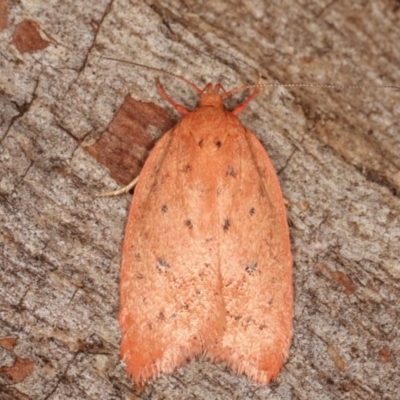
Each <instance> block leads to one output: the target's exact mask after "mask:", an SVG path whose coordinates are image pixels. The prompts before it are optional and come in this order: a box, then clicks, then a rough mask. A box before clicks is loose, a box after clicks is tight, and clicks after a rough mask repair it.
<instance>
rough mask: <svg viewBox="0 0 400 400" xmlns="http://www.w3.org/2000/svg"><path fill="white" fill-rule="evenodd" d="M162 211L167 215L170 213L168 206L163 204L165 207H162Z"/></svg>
mask: <svg viewBox="0 0 400 400" xmlns="http://www.w3.org/2000/svg"><path fill="white" fill-rule="evenodd" d="M161 211H162V212H163V213H166V212H167V211H168V206H167V205H166V204H163V206H162V207H161Z"/></svg>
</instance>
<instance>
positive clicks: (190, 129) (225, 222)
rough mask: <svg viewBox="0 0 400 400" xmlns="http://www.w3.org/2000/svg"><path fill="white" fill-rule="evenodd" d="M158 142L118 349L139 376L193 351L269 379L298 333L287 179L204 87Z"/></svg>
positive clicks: (125, 280) (148, 170) (136, 234)
mask: <svg viewBox="0 0 400 400" xmlns="http://www.w3.org/2000/svg"><path fill="white" fill-rule="evenodd" d="M180 79H182V80H184V81H185V82H186V83H187V84H189V85H190V86H191V87H192V88H193V89H194V90H195V91H196V92H197V93H198V94H199V96H200V103H199V106H198V107H197V108H196V109H195V110H194V111H188V110H186V109H185V108H184V107H183V106H181V105H178V104H176V103H175V102H174V101H173V100H172V99H171V98H170V97H168V95H167V94H166V93H165V91H164V89H163V88H162V87H161V85H160V83H159V82H157V87H158V89H159V92H160V94H161V95H162V96H163V98H164V99H166V100H167V101H168V102H169V103H170V104H172V106H173V107H174V108H175V109H176V110H178V111H179V112H180V113H182V114H183V117H182V119H181V120H180V121H179V123H178V124H177V125H176V126H175V127H173V128H172V129H171V130H169V131H168V132H167V133H166V134H165V135H164V136H163V137H162V138H161V139H160V140H159V141H158V142H157V144H156V146H155V147H154V149H153V150H152V152H151V154H150V156H149V158H148V160H147V161H146V163H145V165H144V168H143V170H142V172H141V174H140V176H139V180H138V183H137V186H136V188H135V193H134V197H133V201H132V205H131V209H130V213H129V219H128V223H127V227H126V233H125V241H124V245H123V254H122V267H121V276H120V289H121V309H120V315H119V322H120V325H121V330H122V345H121V356H122V358H123V360H124V362H125V363H126V366H127V370H128V373H129V374H130V375H131V376H132V378H133V380H134V381H135V383H137V384H142V383H145V382H146V381H147V380H148V379H151V378H154V377H156V376H158V375H159V374H160V373H172V372H173V371H174V370H175V369H176V368H177V367H178V366H181V365H183V364H185V363H186V361H187V360H188V359H189V358H191V357H195V356H200V355H201V356H205V357H206V358H207V359H210V360H212V361H215V362H224V363H226V364H227V365H228V366H229V367H230V368H231V369H232V370H234V371H235V372H236V373H238V374H246V375H247V376H248V377H249V378H250V379H252V380H254V381H255V382H258V383H261V384H267V383H268V382H269V381H270V380H271V379H274V378H275V377H276V376H277V374H278V373H279V371H280V369H281V367H282V364H283V362H284V361H285V359H286V358H287V356H288V349H289V346H290V341H291V336H292V308H293V285H292V255H291V251H290V240H289V230H288V224H287V219H286V210H285V206H284V202H283V197H282V193H281V189H280V186H279V182H278V179H277V176H276V173H275V171H274V168H273V166H272V164H271V161H270V160H269V158H268V155H267V153H266V152H265V150H264V148H263V147H262V145H261V143H260V142H259V141H258V139H257V138H256V137H255V135H254V134H253V133H251V132H250V131H249V130H247V129H246V128H245V127H244V126H243V125H242V124H241V122H240V121H239V119H238V118H237V115H238V114H239V113H240V112H241V111H242V110H244V109H245V107H246V106H247V105H248V103H249V102H250V101H251V100H252V99H253V98H254V97H255V96H256V94H257V92H258V90H259V86H258V85H257V86H256V87H255V89H254V91H253V93H252V94H251V95H250V96H249V97H248V98H247V100H245V101H244V102H243V103H242V104H240V105H239V106H238V107H236V108H235V109H234V110H233V111H227V110H225V108H224V105H223V100H224V99H225V98H227V97H228V96H230V95H231V94H233V93H235V92H238V91H239V90H243V89H245V88H239V89H236V90H232V91H230V92H226V91H225V90H224V88H223V87H222V85H220V84H217V85H213V84H208V85H207V86H206V87H205V88H204V90H200V89H199V88H197V87H196V86H195V85H194V84H193V83H191V82H188V81H186V80H185V79H183V78H180Z"/></svg>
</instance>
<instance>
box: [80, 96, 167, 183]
mask: <svg viewBox="0 0 400 400" xmlns="http://www.w3.org/2000/svg"><path fill="white" fill-rule="evenodd" d="M171 126H172V121H171V119H170V118H169V116H168V113H167V112H166V111H165V110H164V109H163V108H161V107H159V106H157V105H155V104H153V103H142V102H140V101H136V100H134V99H132V97H130V96H129V95H127V96H126V97H125V100H124V103H123V104H122V106H121V107H120V108H119V110H118V111H117V113H116V114H115V116H114V118H113V119H112V121H111V123H110V125H109V126H108V128H107V129H106V130H105V131H104V132H103V133H102V135H101V137H100V139H99V140H97V142H96V143H95V144H94V145H92V146H88V147H85V150H86V151H87V152H88V153H89V154H90V155H91V156H93V157H94V158H95V159H96V160H97V161H98V162H99V163H100V164H102V165H104V166H106V167H107V168H108V169H109V170H110V174H111V176H112V178H113V179H115V180H116V181H117V182H118V183H119V184H122V185H127V184H128V183H129V182H131V181H132V180H133V179H134V178H135V177H136V176H138V175H139V173H140V170H141V169H142V166H143V164H144V162H145V161H146V158H147V156H148V153H149V151H150V149H151V148H152V147H153V144H154V141H153V139H152V136H151V134H150V132H151V130H152V129H154V128H155V129H157V130H158V131H161V132H165V131H166V130H168V129H169V128H171Z"/></svg>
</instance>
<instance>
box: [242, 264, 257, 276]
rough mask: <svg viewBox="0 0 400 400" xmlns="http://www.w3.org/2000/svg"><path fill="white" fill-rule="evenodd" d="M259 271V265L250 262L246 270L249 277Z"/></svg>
mask: <svg viewBox="0 0 400 400" xmlns="http://www.w3.org/2000/svg"><path fill="white" fill-rule="evenodd" d="M256 269H257V263H256V262H255V261H250V262H249V263H248V264H247V265H246V268H245V269H244V270H245V271H246V272H247V273H248V274H249V275H251V274H252V273H253V272H254V271H255V270H256Z"/></svg>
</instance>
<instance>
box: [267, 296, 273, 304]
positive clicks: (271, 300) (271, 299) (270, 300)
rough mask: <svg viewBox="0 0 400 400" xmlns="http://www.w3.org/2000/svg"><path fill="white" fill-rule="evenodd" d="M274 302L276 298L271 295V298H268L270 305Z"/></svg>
mask: <svg viewBox="0 0 400 400" xmlns="http://www.w3.org/2000/svg"><path fill="white" fill-rule="evenodd" d="M273 303H274V298H273V297H271V298H270V299H269V300H268V304H269V305H270V306H272V304H273Z"/></svg>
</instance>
